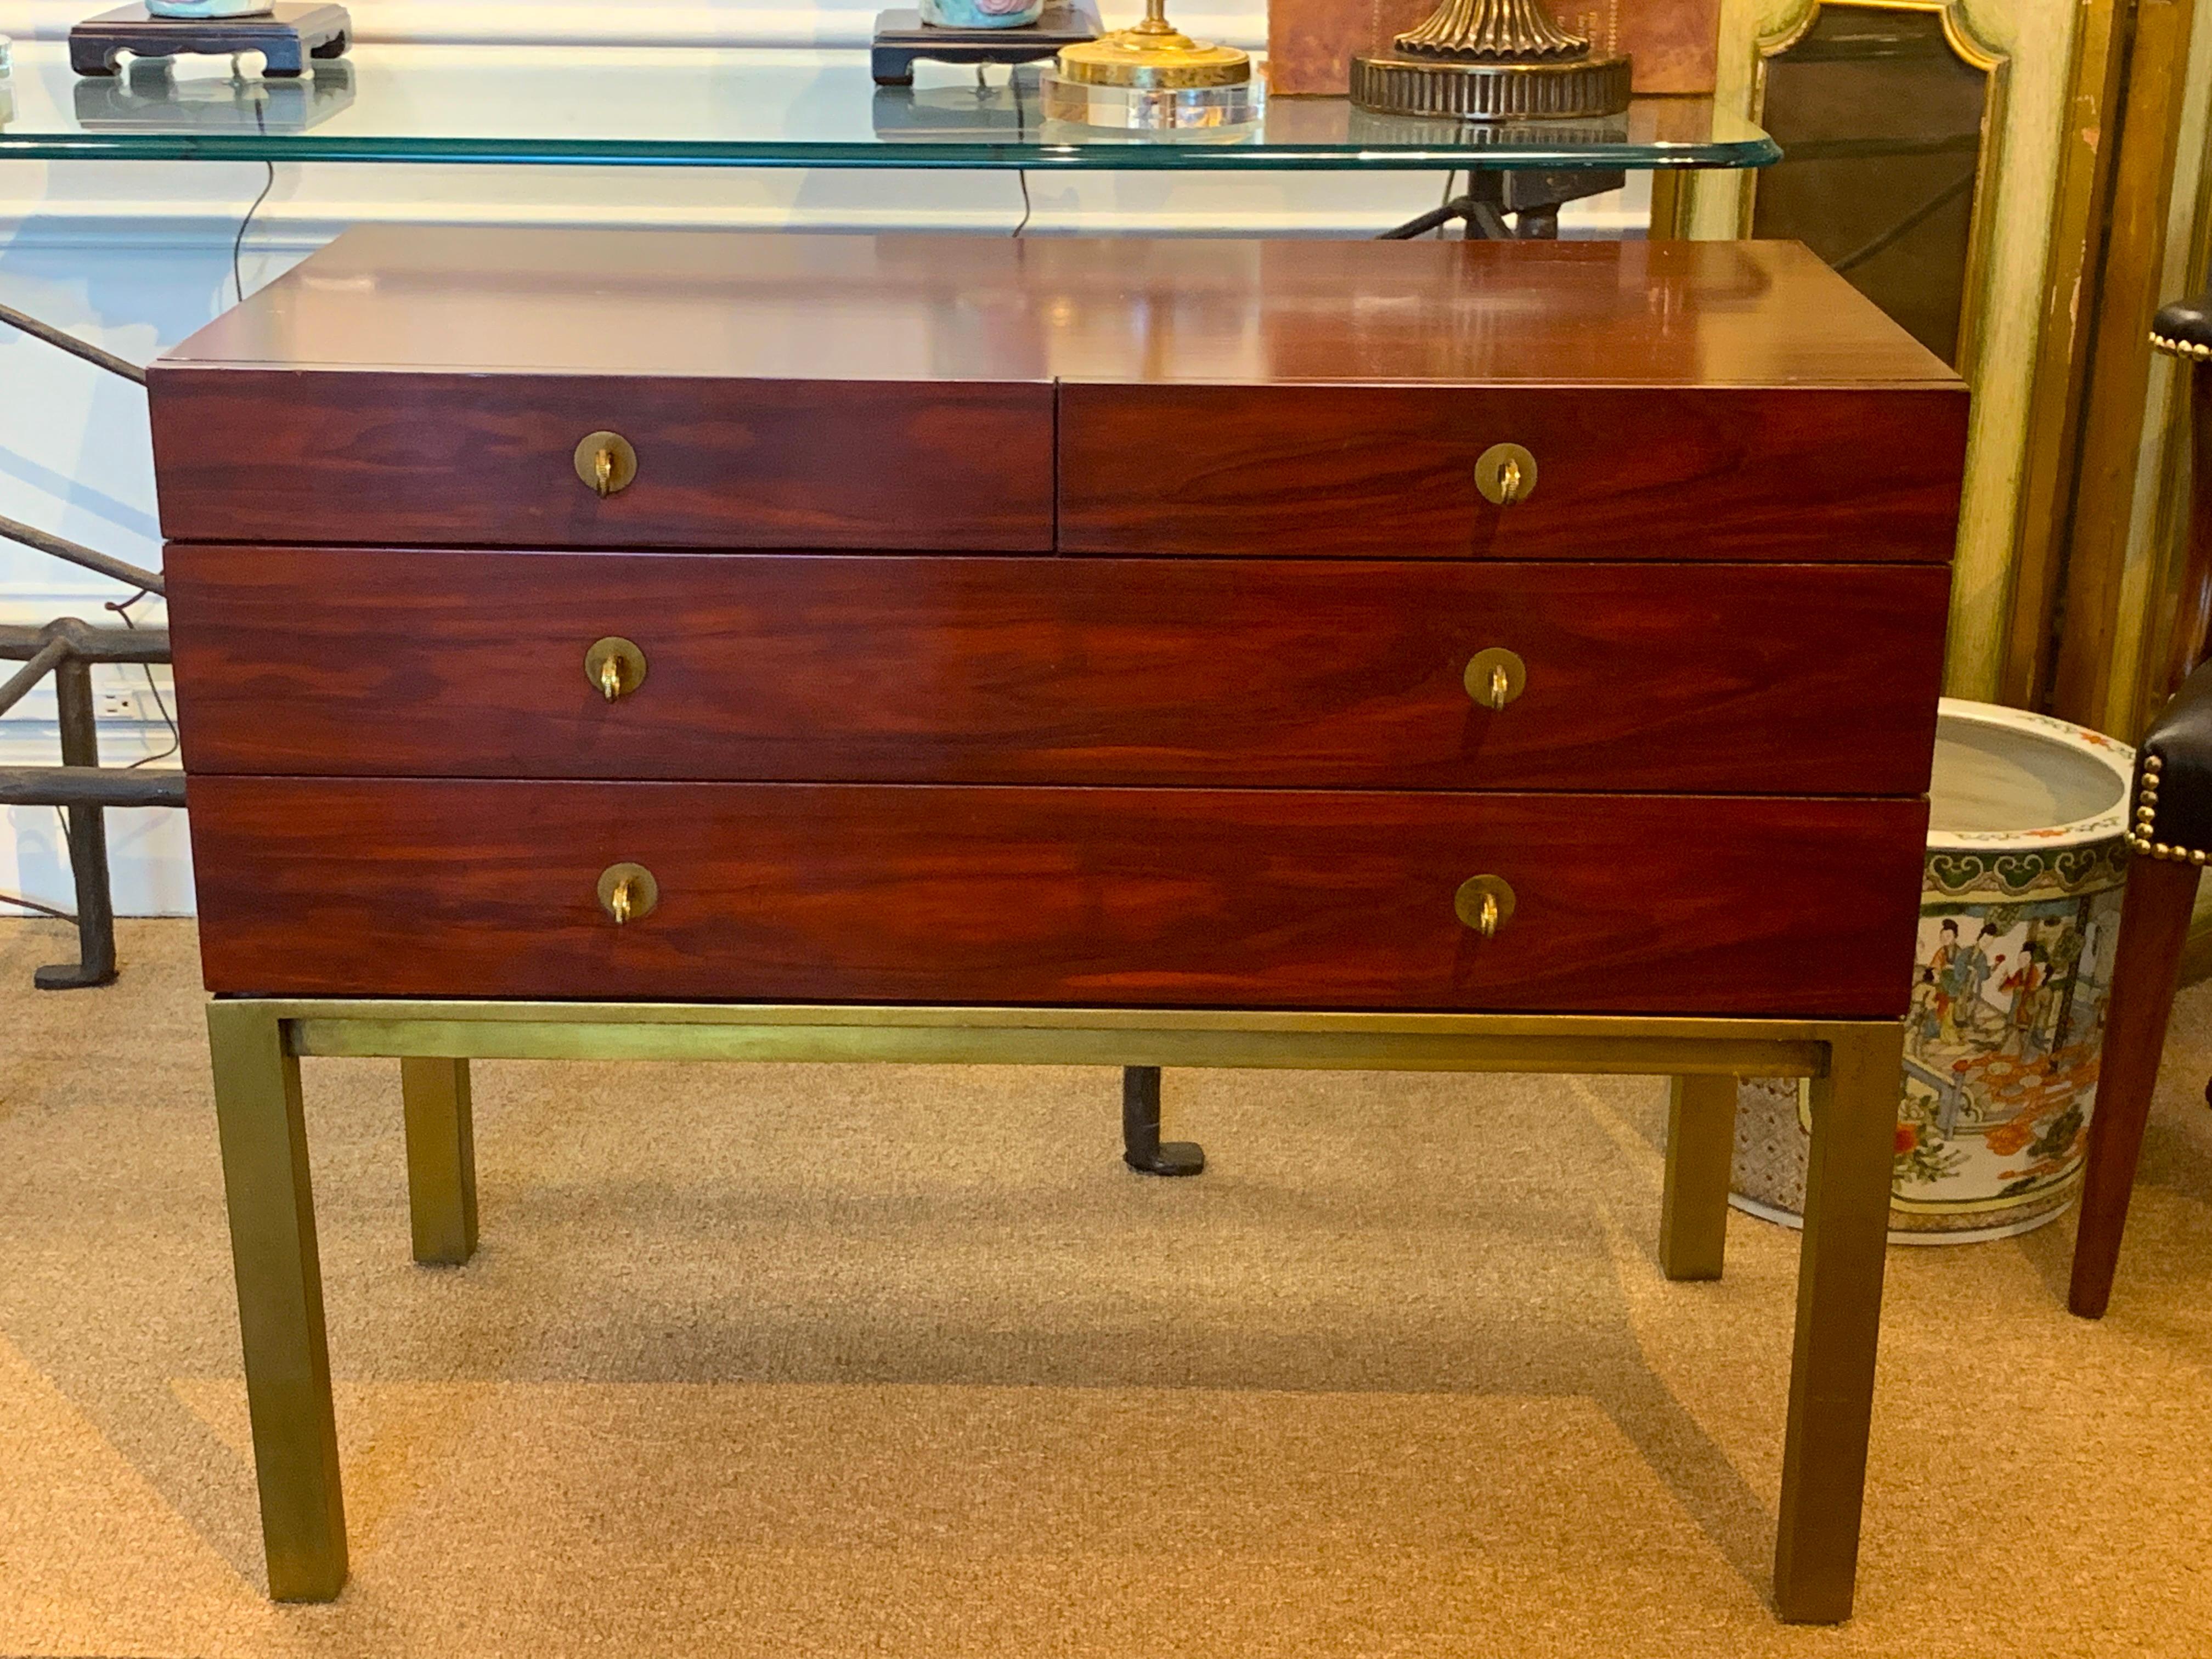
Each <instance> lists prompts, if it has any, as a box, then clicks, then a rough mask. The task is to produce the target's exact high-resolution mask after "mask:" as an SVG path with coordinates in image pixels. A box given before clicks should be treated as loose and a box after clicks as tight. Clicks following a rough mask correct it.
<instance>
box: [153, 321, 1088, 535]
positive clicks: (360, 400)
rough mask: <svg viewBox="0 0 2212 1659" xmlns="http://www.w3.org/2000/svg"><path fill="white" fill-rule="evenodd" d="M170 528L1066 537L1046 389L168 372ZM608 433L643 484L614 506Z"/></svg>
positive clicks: (165, 480) (163, 379)
mask: <svg viewBox="0 0 2212 1659" xmlns="http://www.w3.org/2000/svg"><path fill="white" fill-rule="evenodd" d="M149 397H150V399H151V412H152V417H153V428H154V453H155V465H156V466H157V469H158V471H159V472H160V474H161V526H162V530H163V532H164V533H165V534H166V535H167V536H169V537H171V538H174V539H176V540H179V541H246V540H267V541H278V542H364V543H365V542H408V543H427V544H434V545H449V544H456V543H459V544H483V545H487V546H562V547H605V546H633V547H635V546H647V547H732V548H742V547H886V548H951V549H967V550H981V551H1007V552H1041V551H1044V550H1048V549H1049V548H1050V547H1051V546H1052V515H1053V500H1052V495H1053V483H1052V479H1053V450H1052V442H1053V437H1052V432H1053V401H1052V398H1053V394H1052V388H1051V386H1048V385H1046V384H1042V383H1035V384H1020V383H1013V384H1000V383H993V382H978V381H926V380H890V381H854V380H813V381H801V380H714V379H705V378H700V379H691V378H682V377H674V376H658V377H656V376H650V375H592V374H459V373H453V374H437V373H406V374H403V373H397V372H387V373H376V374H362V373H346V372H340V371H335V370H317V369H252V368H228V367H226V368H205V367H192V366H189V365H187V366H177V365H163V364H157V365H155V368H153V369H152V371H151V372H150V374H149ZM600 430H610V431H613V432H617V433H619V434H621V435H623V437H624V438H626V439H627V440H628V441H629V442H630V443H631V445H632V446H633V447H635V450H636V453H637V468H636V477H635V481H634V482H632V483H630V484H629V486H628V487H627V488H625V489H622V490H621V491H620V492H619V493H617V494H615V495H609V496H607V497H605V498H604V499H602V498H601V497H600V496H599V495H598V494H597V493H596V491H594V490H593V489H592V488H591V487H589V486H588V485H587V484H586V483H585V482H584V481H583V480H582V479H581V478H580V477H579V476H578V473H577V470H576V459H575V456H576V448H577V445H578V443H579V441H580V440H582V439H583V438H584V437H586V435H589V434H592V433H593V432H597V431H600Z"/></svg>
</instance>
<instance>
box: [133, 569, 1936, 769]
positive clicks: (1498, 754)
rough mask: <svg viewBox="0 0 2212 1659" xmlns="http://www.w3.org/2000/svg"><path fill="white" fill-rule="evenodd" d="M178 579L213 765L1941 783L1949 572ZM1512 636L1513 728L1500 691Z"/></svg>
mask: <svg viewBox="0 0 2212 1659" xmlns="http://www.w3.org/2000/svg"><path fill="white" fill-rule="evenodd" d="M167 570H168V580H169V605H170V618H171V627H172V634H173V642H174V649H175V656H176V671H177V679H178V684H179V691H180V702H181V704H182V710H183V719H184V723H185V725H184V735H185V760H186V763H187V765H188V766H189V767H190V768H191V770H192V771H193V772H195V773H196V774H197V773H209V772H224V773H254V774H268V773H289V774H332V773H336V774H350V775H371V776H379V775H381V776H412V775H433V776H476V777H513V776H522V777H597V778H622V777H629V778H673V779H709V780H720V779H729V780H738V781H883V782H992V783H1016V782H1043V783H1126V784H1143V783H1151V784H1193V785H1201V784H1254V785H1297V784H1304V785H1312V786H1366V787H1441V788H1470V787H1472V788H1498V789H1571V790H1578V791H1594V790H1668V791H1675V792H1682V791H1717V792H1732V791H1738V792H1747V793H1814V792H1818V793H1823V794H1894V795H1911V794H1918V793H1921V792H1922V791H1923V790H1924V789H1925V788H1926V787H1927V782H1928V770H1929V755H1930V752H1931V747H1932V744H1933V741H1934V730H1935V717H1936V696H1937V692H1938V685H1937V679H1938V675H1939V672H1940V669H1941V666H1942V638H1943V624H1944V613H1945V603H1946V592H1947V587H1948V573H1947V572H1946V571H1944V570H1942V569H1940V568H1895V567H1889V568H1883V567H1870V566H1829V567H1822V566H1808V565H1775V566H1718V567H1716V566H1704V567H1687V566H1675V567H1658V566H1650V565H1610V566H1608V565H1577V564H1550V565H1547V564H1523V565H1495V566H1492V565H1485V566H1465V565H1460V566H1448V565H1440V564H1435V563H1417V562H1392V563H1367V562H1341V563H1339V562H1322V561H1297V560H1255V561H1250V562H1243V561H1225V560H1198V559H1175V560H1170V559H1152V560H1140V559H1091V558H1070V559H1058V560H1029V559H1006V558H947V557H933V558H932V557H897V556H834V555H832V556H824V555H811V556H809V555H781V554H764V555H760V556H754V557H750V558H744V559H727V558H720V557H716V556H713V555H707V554H632V555H621V554H591V553H557V554H547V553H491V552H475V553H459V552H443V553H430V552H416V551H405V550H389V549H383V550H334V549H296V548H295V549H283V548H269V547H227V546H210V545H179V546H175V547H173V548H172V549H171V550H170V551H169V557H168V565H167ZM609 637H615V638H620V639H623V640H627V641H630V642H631V644H633V645H634V646H635V647H637V649H638V651H639V652H640V653H641V655H642V659H643V663H644V667H645V674H644V678H643V680H642V682H641V683H638V684H635V685H634V686H630V687H629V688H628V689H626V690H623V695H621V696H619V697H618V698H617V700H615V701H612V702H610V701H609V700H608V699H607V698H606V697H605V696H604V695H603V694H602V691H601V690H600V689H599V688H598V687H596V686H595V685H594V684H592V681H591V679H590V678H589V677H587V675H586V666H585V665H586V656H587V653H588V651H589V648H590V647H592V645H593V644H594V643H595V642H597V641H600V640H602V639H605V638H609ZM1499 648H1502V649H1504V650H1507V651H1510V652H1511V653H1513V656H1514V659H1517V663H1518V666H1517V667H1514V668H1512V670H1511V671H1510V673H1509V674H1508V676H1507V678H1508V681H1509V682H1510V683H1509V684H1507V685H1506V686H1505V687H1504V690H1505V691H1507V692H1509V693H1510V697H1511V700H1510V702H1507V703H1506V705H1505V706H1504V708H1492V707H1491V706H1490V702H1489V699H1490V697H1491V696H1492V691H1493V684H1492V677H1491V676H1490V675H1489V674H1488V673H1486V672H1485V671H1483V670H1482V669H1481V668H1480V666H1478V667H1477V669H1476V671H1475V673H1474V676H1473V683H1472V684H1470V677H1469V673H1468V670H1469V666H1470V665H1471V664H1473V663H1474V662H1475V661H1476V659H1477V657H1478V654H1479V653H1483V652H1485V651H1486V650H1495V649H1499ZM1490 660H1492V661H1497V662H1500V663H1503V662H1504V661H1505V659H1490ZM617 689H622V687H621V685H620V683H619V680H618V688H617Z"/></svg>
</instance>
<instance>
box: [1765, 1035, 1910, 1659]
mask: <svg viewBox="0 0 2212 1659" xmlns="http://www.w3.org/2000/svg"><path fill="white" fill-rule="evenodd" d="M1904 1062H1905V1032H1904V1028H1903V1026H1901V1025H1883V1026H1874V1027H1869V1028H1866V1029H1864V1030H1857V1031H1852V1032H1850V1033H1848V1034H1841V1033H1839V1034H1838V1035H1837V1036H1835V1037H1834V1038H1832V1040H1831V1042H1830V1044H1829V1049H1828V1069H1827V1074H1826V1076H1825V1077H1817V1078H1814V1079H1813V1098H1812V1109H1813V1147H1812V1152H1811V1156H1810V1158H1809V1160H1808V1164H1807V1166H1806V1171H1805V1238H1804V1242H1803V1243H1802V1245H1801V1246H1800V1247H1799V1252H1798V1259H1797V1340H1796V1352H1795V1354H1794V1357H1793V1358H1792V1359H1791V1362H1790V1423H1789V1427H1788V1428H1787V1430H1786V1431H1784V1439H1783V1450H1782V1524H1781V1527H1780V1529H1779V1531H1778V1534H1777V1535H1776V1539H1775V1547H1774V1607H1775V1611H1776V1612H1777V1613H1779V1614H1780V1615H1781V1616H1782V1618H1783V1619H1784V1620H1787V1621H1788V1622H1790V1623H1791V1624H1799V1625H1835V1624H1841V1623H1842V1622H1843V1621H1844V1620H1846V1619H1848V1618H1850V1614H1851V1587H1852V1583H1853V1580H1854V1578H1855V1577H1856V1575H1857V1569H1858V1551H1859V1512H1860V1509H1861V1506H1862V1504H1863V1499H1864V1497H1865V1486H1866V1463H1867V1431H1868V1427H1869V1420H1870V1419H1871V1418H1872V1415H1873V1412H1874V1368H1875V1341H1876V1340H1877V1337H1878V1336H1879V1334H1880V1330H1881V1279H1882V1266H1883V1261H1882V1258H1883V1253H1884V1251H1885V1249H1886V1248H1887V1243H1888V1237H1889V1193H1890V1182H1891V1169H1892V1164H1893V1161H1894V1159H1895V1156H1896V1150H1895V1149H1896V1133H1897V1079H1898V1073H1899V1070H1900V1069H1901V1068H1902V1066H1903V1065H1904Z"/></svg>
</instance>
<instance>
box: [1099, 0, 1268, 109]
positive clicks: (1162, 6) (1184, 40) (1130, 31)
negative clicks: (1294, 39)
mask: <svg viewBox="0 0 2212 1659" xmlns="http://www.w3.org/2000/svg"><path fill="white" fill-rule="evenodd" d="M1055 67H1056V68H1057V69H1058V70H1059V72H1060V79H1061V80H1063V81H1073V82H1079V83H1080V84H1082V85H1085V86H1094V87H1139V88H1144V89H1145V90H1146V91H1153V92H1165V91H1180V90H1182V89H1185V88H1191V87H1225V86H1236V85H1238V84H1240V83H1242V82H1246V81H1249V80H1250V79H1251V78H1252V59H1251V56H1250V54H1249V53H1247V52H1240V51H1238V50H1237V48H1236V47H1235V46H1216V45H1214V44H1213V43H1212V41H1210V40H1192V39H1191V38H1190V37H1189V36H1188V35H1187V34H1185V33H1183V32H1182V30H1180V29H1178V28H1177V27H1176V26H1175V25H1174V24H1172V23H1170V22H1169V21H1168V19H1167V4H1166V0H1145V15H1144V19H1143V21H1140V22H1138V23H1134V24H1132V25H1131V26H1130V27H1127V28H1125V29H1115V30H1114V31H1113V32H1112V33H1108V34H1103V35H1101V36H1099V38H1098V39H1097V40H1085V41H1082V42H1079V44H1077V45H1075V46H1062V47H1061V48H1060V55H1059V58H1058V60H1057V63H1056V64H1055Z"/></svg>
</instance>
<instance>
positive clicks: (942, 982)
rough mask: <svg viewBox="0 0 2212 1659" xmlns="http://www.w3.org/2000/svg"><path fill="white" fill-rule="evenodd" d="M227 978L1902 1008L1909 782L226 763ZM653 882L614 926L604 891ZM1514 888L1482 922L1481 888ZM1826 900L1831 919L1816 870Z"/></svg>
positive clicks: (1846, 1013)
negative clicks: (1160, 784)
mask: <svg viewBox="0 0 2212 1659" xmlns="http://www.w3.org/2000/svg"><path fill="white" fill-rule="evenodd" d="M190 799H191V825H192V836H193V853H194V860H195V867H196V869H197V872H198V881H199V891H198V899H199V906H200V914H201V917H202V939H203V942H204V943H203V949H204V959H205V964H206V969H207V978H208V983H209V986H210V988H211V989H214V990H216V991H231V992H255V991H268V990H271V989H274V988H276V987H282V988H283V989H284V990H286V991H289V992H296V993H302V994H320V993H340V992H343V993H345V994H367V995H426V996H459V995H466V996H494V997H606V998H626V997H702V998H719V999H729V1000H766V1001H777V1000H827V1001H860V1002H874V1001H887V1002H900V1001H922V1002H935V1001H951V1002H964V1001H978V1002H1007V1003H1056V1002H1074V1003H1088V1004H1100V1005H1114V1004H1157V1005H1163V1006H1207V1005H1225V1006H1237V1007H1252V1008H1267V1007H1283V1008H1294V1007H1343V1008H1377V1007H1397V1008H1437V1009H1453V1008H1491V1009H1502V1010H1545V1009H1559V1010H1565V1009H1581V1010H1584V1011H1591V1012H1656V1011H1658V1010H1662V1009H1667V1010H1674V1011H1676V1012H1723V1011H1725V1012H1734V1013H1752V1012H1765V1013H1771V1014H1823V1015H1835V1016H1843V1017H1850V1016H1880V1015H1894V1014H1896V1013H1898V1012H1901V1010H1902V1008H1903V1006H1904V1000H1905V996H1904V993H1905V980H1904V975H1901V974H1900V973H1899V971H1898V964H1899V962H1900V961H1903V960H1905V957H1907V955H1908V954H1909V951H1910V949H1911V936H1912V928H1913V925H1914V921H1915V918H1916V915H1917V895H1916V893H1915V891H1914V877H1913V872H1914V869H1915V867H1916V866H1917V860H1918V843H1919V840H1920V836H1921V834H1922V832H1923V828H1924V824H1925V817H1926V809H1925V807H1924V805H1923V804H1922V803H1920V802H1918V801H1908V800H1857V801H1835V800H1796V799H1760V798H1749V799H1747V798H1728V797H1655V796H1613V797H1605V796H1572V795H1506V794H1490V795H1474V794H1443V793H1395V792H1323V791H1267V790H1196V789H1144V790H1121V789H1030V788H992V787H926V786H922V787H917V786H881V785H876V786H869V785H807V784H768V785H748V784H673V783H574V782H567V783H520V782H470V781H420V780H386V779H364V780H334V779H271V778H221V777H196V778H194V779H193V780H192V781H191V786H190ZM625 861H629V862H635V863H637V864H640V865H642V866H645V867H646V868H647V869H649V870H651V871H652V872H653V875H654V877H655V878H656V880H657V884H658V888H659V895H658V903H657V905H656V907H655V908H653V912H652V914H651V915H647V916H645V917H643V918H642V919H640V920H635V921H630V922H629V923H628V924H627V925H617V924H616V923H615V922H613V921H611V919H610V918H609V916H608V915H607V914H606V912H605V910H604V909H603V908H602V907H601V905H600V902H599V897H598V894H597V888H596V884H597V883H598V881H599V876H600V874H601V872H603V871H604V870H605V869H606V868H607V867H608V866H611V865H613V864H616V863H618V862H625ZM1481 873H1492V874H1496V875H1499V876H1502V877H1503V878H1505V879H1506V880H1507V881H1509V882H1510V884H1512V887H1513V888H1514V890H1515V891H1516V895H1517V901H1518V902H1517V904H1516V908H1515V911H1514V914H1513V916H1512V918H1511V920H1510V921H1509V922H1508V923H1506V924H1505V925H1504V927H1501V928H1500V929H1499V930H1498V933H1497V936H1496V937H1495V938H1492V939H1483V938H1481V937H1480V935H1479V934H1478V933H1476V932H1475V931H1474V930H1473V929H1471V928H1469V927H1467V926H1466V925H1464V924H1463V923H1462V921H1460V920H1459V918H1458V916H1457V915H1456V914H1455V910H1454V905H1453V899H1454V895H1455V891H1456V890H1457V889H1458V888H1459V886H1460V885H1461V884H1462V882H1464V881H1465V880H1466V879H1467V878H1468V877H1469V876H1472V875H1476V874H1481ZM1808 887H1810V888H1814V889H1816V890H1817V891H1818V894H1819V896H1820V901H1821V902H1820V903H1819V904H1818V905H1814V904H1809V903H1808V902H1807V899H1806V893H1807V890H1808Z"/></svg>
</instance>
